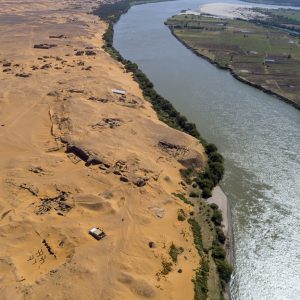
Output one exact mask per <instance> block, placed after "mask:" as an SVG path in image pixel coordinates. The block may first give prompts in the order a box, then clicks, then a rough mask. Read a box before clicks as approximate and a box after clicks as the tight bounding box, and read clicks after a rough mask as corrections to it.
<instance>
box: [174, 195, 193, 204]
mask: <svg viewBox="0 0 300 300" xmlns="http://www.w3.org/2000/svg"><path fill="white" fill-rule="evenodd" d="M172 195H173V196H175V197H177V198H179V199H180V200H181V201H183V202H184V203H185V204H189V205H191V206H194V203H193V202H191V201H189V200H188V199H186V197H184V195H182V194H176V193H172Z"/></svg>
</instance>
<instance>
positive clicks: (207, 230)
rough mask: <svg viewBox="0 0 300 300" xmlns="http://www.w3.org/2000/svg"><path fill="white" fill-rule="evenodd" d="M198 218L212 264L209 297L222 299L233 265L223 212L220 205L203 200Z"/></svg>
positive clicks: (209, 278)
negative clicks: (228, 247)
mask: <svg viewBox="0 0 300 300" xmlns="http://www.w3.org/2000/svg"><path fill="white" fill-rule="evenodd" d="M196 218H197V221H198V222H199V224H200V226H201V229H202V230H201V232H202V243H203V251H204V252H205V253H207V259H208V263H209V266H210V272H209V277H208V297H209V298H211V299H215V298H218V299H219V298H220V299H222V297H223V295H222V293H223V292H222V290H223V289H224V288H225V286H226V283H227V282H228V281H226V280H228V278H229V279H230V274H231V272H232V267H231V266H230V264H228V262H227V261H226V252H225V248H224V244H225V240H226V236H225V234H224V232H223V230H222V227H221V222H222V219H223V218H222V213H221V211H220V210H219V207H218V205H216V204H210V205H209V204H208V203H207V202H205V201H203V200H202V201H200V203H199V215H198V216H197V217H196ZM216 274H217V278H216ZM228 274H229V275H228ZM225 279H226V280H225ZM218 286H220V288H219V290H218V289H217V287H218ZM212 289H213V290H212Z"/></svg>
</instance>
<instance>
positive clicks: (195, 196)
mask: <svg viewBox="0 0 300 300" xmlns="http://www.w3.org/2000/svg"><path fill="white" fill-rule="evenodd" d="M190 197H191V198H199V194H198V193H196V192H194V191H192V192H190Z"/></svg>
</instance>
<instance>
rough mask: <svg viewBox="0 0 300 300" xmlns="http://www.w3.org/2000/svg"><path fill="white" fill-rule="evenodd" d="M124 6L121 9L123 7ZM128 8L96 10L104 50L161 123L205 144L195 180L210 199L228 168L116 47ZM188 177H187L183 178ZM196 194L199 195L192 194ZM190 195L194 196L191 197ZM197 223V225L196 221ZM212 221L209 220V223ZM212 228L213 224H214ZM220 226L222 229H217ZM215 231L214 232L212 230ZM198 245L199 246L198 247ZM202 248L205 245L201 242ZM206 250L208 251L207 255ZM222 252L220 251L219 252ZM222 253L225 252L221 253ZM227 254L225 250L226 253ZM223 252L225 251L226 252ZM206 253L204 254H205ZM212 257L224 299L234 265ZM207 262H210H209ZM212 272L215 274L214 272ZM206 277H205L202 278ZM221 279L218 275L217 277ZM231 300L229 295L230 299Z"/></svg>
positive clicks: (190, 170)
mask: <svg viewBox="0 0 300 300" xmlns="http://www.w3.org/2000/svg"><path fill="white" fill-rule="evenodd" d="M120 5H121V7H124V6H125V8H122V9H120V8H119V7H120ZM128 5H130V3H128V2H126V1H125V2H124V4H122V3H120V4H117V5H106V6H105V7H104V8H105V9H104V12H105V13H103V12H101V8H100V9H97V10H96V11H95V14H97V15H99V16H100V17H102V19H104V20H106V21H108V22H109V25H108V29H107V31H106V33H105V35H104V41H105V43H106V44H105V45H104V49H105V50H106V51H107V53H109V54H110V55H111V56H112V57H113V58H115V59H116V60H117V61H119V62H121V63H122V64H123V65H124V67H125V70H126V71H127V72H129V73H132V74H133V78H134V80H136V81H137V83H138V84H139V86H140V88H141V90H142V91H143V95H144V97H145V98H146V99H148V100H149V101H150V102H151V103H152V105H153V108H154V110H155V111H156V112H157V114H158V117H159V118H160V120H161V121H163V122H165V123H166V124H167V125H168V126H170V127H173V128H175V129H179V130H182V131H184V132H186V133H187V134H190V135H192V136H193V137H195V138H197V139H198V140H199V142H201V144H202V145H203V147H204V148H205V151H206V154H207V157H208V160H207V164H206V168H205V170H202V171H201V172H200V173H201V174H200V173H199V177H198V178H196V179H194V180H195V183H194V184H196V186H197V185H199V187H201V193H202V197H203V198H207V197H209V195H211V190H212V188H213V187H214V186H216V185H217V183H218V182H219V181H220V180H221V179H222V177H223V173H224V166H223V157H222V156H221V155H220V154H219V153H218V150H217V147H216V146H215V145H213V144H208V143H207V142H206V140H204V139H203V138H202V137H201V136H200V134H199V132H198V130H197V128H196V126H195V125H194V124H193V123H190V122H188V120H187V119H186V118H185V117H184V116H182V115H181V114H180V113H179V112H178V111H177V110H176V109H175V108H174V107H173V105H172V104H171V102H170V101H169V100H167V99H165V98H163V97H162V96H161V95H159V94H158V93H157V92H156V91H155V89H154V86H153V84H152V83H151V81H150V80H149V79H148V78H147V76H146V75H145V74H144V73H143V72H142V71H141V70H140V69H139V67H138V66H137V65H136V64H135V63H133V62H131V61H129V60H126V59H124V58H123V56H122V55H121V54H120V53H119V52H118V50H116V49H115V48H114V46H113V34H114V28H113V25H114V24H115V23H116V22H117V21H118V20H119V18H120V16H121V15H122V14H123V12H127V11H128ZM185 167H186V169H183V170H181V171H183V172H181V174H182V177H183V180H184V181H186V182H187V183H188V181H189V183H188V185H191V183H192V182H191V179H190V176H191V175H193V176H195V175H194V174H197V173H198V172H199V169H198V171H196V170H197V169H196V168H197V166H196V165H194V163H192V164H191V165H189V166H188V165H185ZM183 174H185V175H183ZM192 193H196V194H197V192H196V191H195V192H192ZM192 193H191V195H192ZM191 195H190V196H191ZM196 215H199V216H200V214H198V212H196ZM189 221H191V224H194V218H190V219H189ZM192 221H193V222H192ZM209 222H210V221H208V223H209ZM195 226H196V227H197V226H198V225H195V224H194V225H193V226H192V228H193V232H194V240H195V245H196V248H197V250H198V252H199V255H200V257H201V258H203V259H204V256H206V254H204V252H205V251H204V249H202V246H201V247H200V245H198V244H197V243H198V242H196V241H199V238H200V239H201V233H200V232H197V230H196V229H195V228H196V227H195ZM210 226H211V224H210ZM215 226H216V227H215V232H214V234H213V235H214V238H213V240H214V244H211V246H213V245H214V247H219V249H223V245H222V243H220V242H219V241H218V238H217V237H216V236H215V235H217V232H218V230H219V231H222V229H221V228H219V226H218V225H217V224H215ZM217 227H218V228H217ZM211 230H213V229H212V228H211ZM197 245H198V246H197ZM201 245H202V242H201ZM203 251H204V252H203ZM218 251H219V250H218ZM220 251H221V250H220ZM222 251H223V250H222ZM222 251H221V252H222ZM201 254H203V255H201ZM210 255H212V257H213V259H214V262H215V264H216V265H214V269H215V270H216V269H217V272H218V274H219V276H220V277H219V280H218V281H217V284H218V289H217V290H218V291H220V295H219V296H220V297H221V298H222V291H223V290H226V291H225V292H226V294H225V295H227V294H229V293H228V286H227V284H228V282H229V280H230V274H231V272H232V268H231V266H230V265H229V264H228V262H227V261H226V259H225V257H224V255H223V253H221V254H220V256H217V254H216V256H214V250H213V251H212V252H211V253H210ZM205 260H206V259H205ZM204 268H206V264H204V263H203V265H202V264H200V267H199V270H198V271H197V272H196V274H195V279H194V284H195V299H196V298H198V297H202V296H204V297H206V293H207V286H206V283H205V281H206V280H207V275H205V274H206V273H207V272H206V271H202V269H204ZM211 272H212V271H211ZM200 274H203V276H204V277H202V275H200ZM217 276H218V275H217ZM226 298H228V296H226Z"/></svg>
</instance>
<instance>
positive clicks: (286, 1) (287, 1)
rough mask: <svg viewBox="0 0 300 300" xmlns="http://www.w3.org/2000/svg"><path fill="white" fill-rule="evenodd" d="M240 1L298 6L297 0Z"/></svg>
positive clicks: (299, 3) (299, 4)
mask: <svg viewBox="0 0 300 300" xmlns="http://www.w3.org/2000/svg"><path fill="white" fill-rule="evenodd" d="M242 1H246V2H252V3H258V4H273V5H287V6H300V2H299V0H242Z"/></svg>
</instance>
